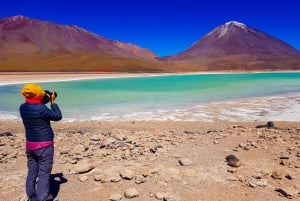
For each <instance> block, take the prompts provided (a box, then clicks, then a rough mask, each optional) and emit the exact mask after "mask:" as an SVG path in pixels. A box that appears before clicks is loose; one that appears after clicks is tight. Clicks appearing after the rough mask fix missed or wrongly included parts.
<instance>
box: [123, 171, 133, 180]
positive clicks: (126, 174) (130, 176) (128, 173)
mask: <svg viewBox="0 0 300 201" xmlns="http://www.w3.org/2000/svg"><path fill="white" fill-rule="evenodd" d="M120 176H121V177H122V179H127V180H131V179H133V177H134V172H133V171H131V170H128V169H123V170H121V171H120Z"/></svg>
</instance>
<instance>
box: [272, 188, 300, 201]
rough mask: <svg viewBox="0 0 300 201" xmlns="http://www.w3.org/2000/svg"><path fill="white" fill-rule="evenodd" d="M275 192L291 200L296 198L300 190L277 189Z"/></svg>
mask: <svg viewBox="0 0 300 201" xmlns="http://www.w3.org/2000/svg"><path fill="white" fill-rule="evenodd" d="M275 191H277V192H279V193H280V195H282V196H284V197H287V198H290V199H292V198H294V197H296V196H297V195H298V194H299V193H300V192H299V190H297V189H295V188H294V187H284V188H282V187H280V188H275Z"/></svg>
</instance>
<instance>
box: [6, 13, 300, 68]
mask: <svg viewBox="0 0 300 201" xmlns="http://www.w3.org/2000/svg"><path fill="white" fill-rule="evenodd" d="M299 69H300V53H299V51H298V50H296V49H295V48H293V47H292V46H290V45H288V44H287V43H284V42H283V41H281V40H278V39H276V38H274V37H272V36H270V35H267V34H265V33H263V32H260V31H258V30H256V29H254V28H251V27H248V26H246V25H245V24H243V23H240V22H236V21H231V22H227V23H225V24H223V25H221V26H218V27H216V28H215V29H213V30H212V31H211V32H209V33H208V34H206V35H205V36H204V37H202V38H200V39H199V40H198V41H197V42H195V43H194V44H193V45H192V46H191V47H190V48H188V49H186V50H184V51H182V52H180V53H178V54H176V55H170V56H168V57H163V58H159V57H157V56H156V55H155V54H154V53H153V52H152V51H151V50H149V49H146V48H142V47H139V46H137V45H134V44H131V43H123V42H120V41H116V40H111V39H107V38H104V37H102V36H100V35H97V34H94V33H92V32H89V31H88V30H86V29H83V28H80V27H78V26H76V25H61V24H56V23H53V22H50V21H41V20H37V19H32V18H29V17H25V16H22V15H18V16H12V17H6V18H0V71H104V72H187V71H211V70H212V71H226V70H246V71H253V70H299Z"/></svg>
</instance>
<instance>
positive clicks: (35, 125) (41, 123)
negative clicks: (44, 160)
mask: <svg viewBox="0 0 300 201" xmlns="http://www.w3.org/2000/svg"><path fill="white" fill-rule="evenodd" d="M20 114H21V117H22V120H23V124H24V127H25V132H26V140H28V141H31V142H43V141H52V140H53V137H54V133H53V130H52V128H51V125H50V121H59V120H61V119H62V115H61V111H60V109H59V107H58V105H57V104H55V103H53V104H52V105H51V109H49V108H48V107H47V106H46V105H44V104H34V103H23V104H22V105H21V106H20Z"/></svg>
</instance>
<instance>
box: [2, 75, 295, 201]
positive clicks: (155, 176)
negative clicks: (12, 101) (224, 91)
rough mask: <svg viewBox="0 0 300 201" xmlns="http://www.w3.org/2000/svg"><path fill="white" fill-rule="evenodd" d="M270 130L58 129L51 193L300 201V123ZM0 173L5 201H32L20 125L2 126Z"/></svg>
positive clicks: (69, 125) (91, 199)
mask: <svg viewBox="0 0 300 201" xmlns="http://www.w3.org/2000/svg"><path fill="white" fill-rule="evenodd" d="M16 76H17V77H18V76H20V75H16ZM25 77H26V76H25ZM25 77H24V76H21V77H18V78H17V79H20V80H22V81H26V80H30V81H31V80H32V76H30V75H29V76H27V78H25ZM48 78H49V77H48ZM65 78H66V77H64V79H65ZM70 78H72V76H71V77H70ZM7 79H8V78H7ZM14 79H15V78H12V77H10V79H8V80H6V81H5V82H15V81H16V80H14ZM38 80H39V81H41V80H42V77H39V79H38ZM1 81H3V79H2V78H1ZM3 82H4V81H3ZM267 123H268V122H258V121H255V122H254V121H253V122H245V121H240V122H229V121H219V122H202V121H75V122H54V123H52V126H53V129H54V132H55V140H54V146H55V158H54V167H53V171H52V176H53V177H52V179H51V192H52V194H53V195H54V197H55V199H54V200H59V201H119V200H122V201H123V200H128V201H141V200H143V201H159V200H162V201H232V200H234V201H285V200H290V199H291V200H300V179H299V178H300V123H299V122H296V121H273V122H272V123H273V124H269V126H268V124H267ZM232 158H235V159H236V160H231V159H232ZM0 167H1V168H0V181H1V182H0V200H3V201H4V200H5V201H25V200H27V197H26V195H25V179H26V174H27V166H26V156H25V135H24V128H23V124H22V122H21V121H20V120H0Z"/></svg>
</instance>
